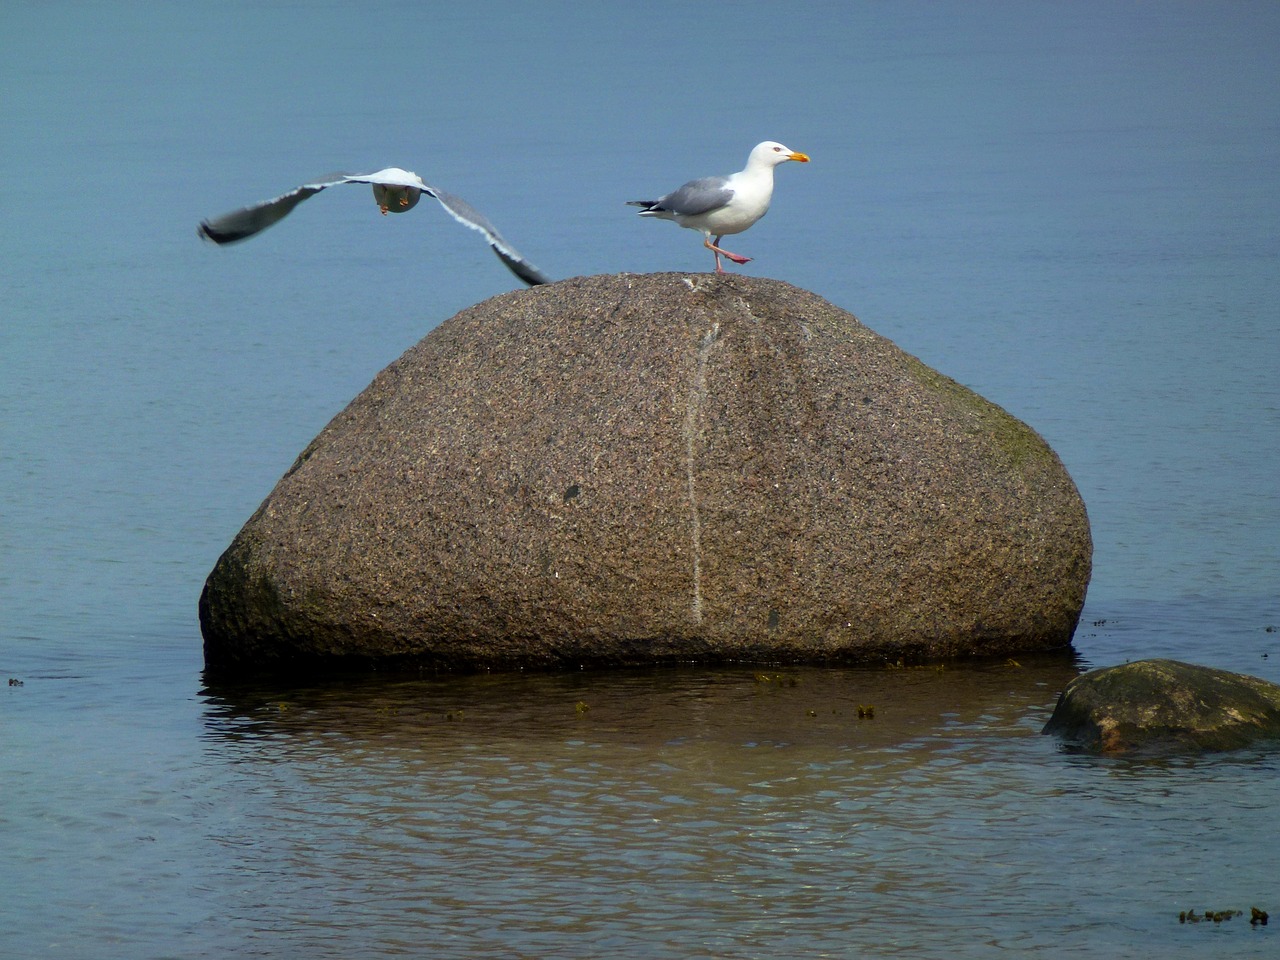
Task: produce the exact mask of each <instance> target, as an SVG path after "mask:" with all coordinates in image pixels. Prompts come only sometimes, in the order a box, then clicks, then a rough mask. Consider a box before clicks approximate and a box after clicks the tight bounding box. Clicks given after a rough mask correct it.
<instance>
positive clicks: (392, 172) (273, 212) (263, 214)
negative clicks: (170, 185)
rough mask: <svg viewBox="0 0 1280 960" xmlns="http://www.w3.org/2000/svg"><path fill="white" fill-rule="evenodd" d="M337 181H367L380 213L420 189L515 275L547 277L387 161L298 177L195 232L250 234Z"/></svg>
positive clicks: (460, 205) (530, 280)
mask: <svg viewBox="0 0 1280 960" xmlns="http://www.w3.org/2000/svg"><path fill="white" fill-rule="evenodd" d="M343 183H369V184H372V185H373V199H374V200H376V201H377V202H378V208H379V209H380V210H381V211H382V212H383V213H384V214H387V213H404V212H405V211H406V210H412V209H413V208H414V206H415V205H416V204H417V202H418V200H419V198H420V197H421V196H422V195H423V194H424V193H425V194H426V195H427V196H429V197H434V198H435V199H436V200H439V201H440V206H442V207H444V208H445V210H446V211H447V212H448V213H449V215H450V216H451V217H453V219H455V220H457V221H458V222H459V223H460V224H462V225H463V226H464V227H470V228H471V229H472V230H478V231H479V232H480V233H482V234H484V238H485V239H486V240H487V241H489V246H491V247H492V248H493V252H494V253H496V254H497V255H498V259H500V260H501V261H502V262H503V263H505V264H506V265H507V267H508V268H509V269H510V270H511V272H512V273H514V274H515V275H516V276H517V277H519V278H520V279H521V280H523V281H524V282H525V283H527V284H529V285H530V286H536V285H537V284H540V283H550V282H551V278H550V277H548V276H547V275H546V274H545V273H543V272H542V271H541V270H539V269H538V268H537V267H535V266H534V265H533V264H532V263H530V262H529V261H528V260H526V259H525V258H524V257H523V256H521V254H520V252H519V251H518V250H516V248H515V247H513V246H511V244H509V243H507V241H506V240H504V239H503V237H502V234H500V233H499V232H498V228H497V227H495V226H494V225H493V224H492V223H490V222H489V220H488V218H487V217H486V216H485V215H484V214H483V213H481V212H480V211H479V210H477V209H476V208H475V207H473V206H471V204H469V203H467V201H465V200H463V199H462V198H461V197H455V196H454V195H453V194H451V193H446V192H445V191H443V190H441V189H440V188H439V187H432V186H429V185H428V184H426V183H424V182H423V180H422V178H421V177H419V176H418V175H417V174H416V173H410V172H409V171H408V170H401V169H400V168H399V167H387V169H385V170H379V171H378V172H377V173H331V174H329V175H328V176H326V177H321V178H320V179H319V180H316V181H315V182H313V183H304V184H303V185H302V186H300V187H298V188H297V189H296V190H290V191H289V192H288V193H282V194H281V195H280V196H278V197H276V198H275V199H273V200H264V201H263V202H262V203H255V204H254V205H253V206H251V207H243V208H242V209H240V210H235V211H233V212H231V213H226V214H223V215H222V216H220V217H216V218H215V219H213V220H204V221H202V222H201V224H200V235H201V236H202V237H204V238H205V239H207V240H212V241H213V242H214V243H234V242H236V241H237V240H244V239H247V238H248V237H252V236H253V235H254V234H255V233H259V232H261V231H262V230H265V229H267V227H269V226H271V225H272V224H273V223H277V222H278V221H280V220H283V219H284V218H285V217H286V216H288V215H289V213H290V211H292V210H293V208H294V207H296V206H297V205H298V204H300V203H301V202H302V201H303V200H306V199H307V198H308V197H312V196H315V195H316V194H317V193H319V192H320V191H321V190H325V189H327V188H329V187H334V186H337V185H339V184H343Z"/></svg>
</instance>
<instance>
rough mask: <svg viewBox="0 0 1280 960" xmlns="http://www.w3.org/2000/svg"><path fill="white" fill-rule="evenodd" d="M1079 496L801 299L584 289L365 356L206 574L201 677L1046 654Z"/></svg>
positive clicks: (631, 285) (954, 402)
mask: <svg viewBox="0 0 1280 960" xmlns="http://www.w3.org/2000/svg"><path fill="white" fill-rule="evenodd" d="M1090 557H1091V541H1090V536H1089V525H1088V520H1087V517H1086V514H1085V509H1084V505H1083V503H1082V502H1081V500H1080V497H1079V495H1078V493H1077V491H1076V488H1075V486H1074V485H1073V484H1072V482H1071V479H1070V477H1068V475H1067V473H1066V471H1065V470H1064V468H1063V466H1062V464H1061V463H1060V462H1059V460H1058V458H1057V456H1056V455H1055V454H1054V453H1053V451H1052V450H1050V449H1049V447H1048V446H1047V445H1046V444H1045V443H1044V441H1043V440H1042V439H1041V438H1040V437H1039V436H1038V435H1037V434H1036V433H1035V432H1034V431H1032V430H1031V429H1030V428H1028V427H1027V426H1026V425H1024V424H1022V423H1021V422H1019V421H1018V420H1016V419H1014V418H1012V417H1011V416H1009V415H1008V414H1007V413H1005V412H1004V411H1003V410H1001V409H999V408H998V407H996V406H994V405H992V404H990V403H988V402H986V401H985V400H983V399H982V398H980V397H978V396H977V395H975V394H973V393H972V392H970V391H969V390H967V389H965V388H964V387H961V386H960V385H958V384H956V383H955V382H954V381H952V380H950V379H948V378H947V377H945V376H942V375H941V374H939V373H937V372H935V371H933V370H931V369H929V368H928V367H926V366H924V365H923V364H922V363H920V362H919V361H918V360H916V359H915V358H913V357H911V356H909V355H907V354H905V353H903V352H902V351H901V350H899V349H898V348H897V347H896V346H894V345H893V344H892V343H891V342H889V341H888V340H886V339H884V338H883V337H880V336H878V335H877V334H875V333H873V332H872V331H870V330H868V329H867V328H866V327H864V326H863V325H862V324H861V323H859V322H858V321H857V320H856V319H855V318H854V317H853V316H852V315H850V314H849V313H847V312H845V311H843V310H840V309H839V308H837V307H834V306H832V305H831V304H829V303H827V302H826V301H824V300H822V299H821V298H819V297H817V296H815V295H814V294H811V293H808V292H806V291H803V290H799V289H797V288H795V287H792V286H789V285H787V284H784V283H780V282H777V281H771V280H764V279H756V278H750V277H742V276H728V277H716V276H714V275H707V274H696V275H683V274H656V275H644V276H636V275H625V274H624V275H620V276H597V277H585V278H579V279H575V280H567V281H564V282H561V283H556V284H553V285H549V286H543V287H537V288H534V289H530V290H522V291H517V292H514V293H509V294H505V295H502V296H499V297H495V298H493V299H491V300H488V301H485V302H484V303H481V304H478V305H477V306H475V307H473V308H471V309H469V310H465V311H463V312H462V313H460V314H458V315H457V316H455V317H453V318H452V319H450V320H448V321H446V322H445V323H443V324H441V325H440V326H439V327H438V328H437V329H436V330H434V331H432V332H431V333H430V334H429V335H428V336H427V337H425V338H424V339H423V340H422V341H421V342H420V343H418V344H417V345H416V346H415V347H413V348H412V349H410V350H409V351H408V352H406V353H405V354H404V355H403V356H402V357H401V358H400V359H399V360H397V361H396V362H395V363H393V364H391V365H390V366H389V367H388V368H387V369H386V370H384V371H383V372H382V373H381V374H379V375H378V377H377V378H376V379H375V380H374V382H373V383H372V384H371V385H370V386H369V387H368V388H367V389H366V390H365V391H364V392H363V393H361V394H360V396H359V397H357V398H356V399H355V400H354V401H353V402H352V403H351V405H350V406H349V407H348V408H347V409H346V410H344V411H343V412H342V413H341V414H339V415H338V416H337V417H335V418H334V420H333V421H332V422H331V423H330V424H329V425H328V426H327V427H326V428H325V429H324V431H323V432H322V433H321V434H320V435H319V436H318V437H317V438H316V439H315V440H314V441H313V442H312V443H311V444H310V446H308V447H307V449H306V450H305V451H303V453H302V454H301V455H300V457H299V458H298V461H297V462H296V464H295V465H294V466H293V467H292V468H291V469H290V471H289V472H288V473H287V474H286V475H285V476H284V477H283V478H282V479H281V480H280V482H279V484H278V485H277V486H276V488H275V489H274V490H273V491H272V492H271V494H270V495H269V496H268V498H267V499H266V501H265V502H264V503H263V504H262V506H261V507H260V508H259V510H258V511H257V512H256V513H255V514H254V515H253V517H252V518H251V519H250V520H249V521H248V523H247V524H246V525H245V527H244V529H243V530H242V531H241V532H240V534H239V535H238V536H237V537H236V539H235V541H234V542H233V543H232V545H231V546H230V547H229V548H228V550H227V551H226V553H225V554H224V555H223V556H222V558H221V559H220V560H219V561H218V563H217V565H216V566H215V568H214V570H213V572H212V573H211V574H210V576H209V579H208V581H207V583H206V585H205V590H204V594H203V595H202V597H201V602H200V621H201V627H202V630H203V633H204V637H205V655H206V661H207V663H208V665H209V666H210V667H211V668H214V669H218V668H226V669H228V670H238V669H242V668H251V667H273V666H274V667H284V668H288V667H289V666H290V665H302V664H304V663H306V662H313V663H316V662H323V661H330V662H333V661H335V658H342V657H355V658H361V659H367V658H373V659H375V660H377V659H382V658H403V659H404V660H407V661H409V662H414V663H417V664H420V665H425V666H428V667H431V668H434V669H484V668H512V667H524V666H570V665H573V666H576V665H579V664H596V665H604V664H627V663H653V662H660V661H693V660H703V661H715V660H729V659H750V660H768V661H793V662H795V661H807V662H822V661H843V662H857V661H877V660H883V659H886V658H887V659H890V660H896V659H898V658H906V659H932V658H945V657H952V656H964V655H988V654H991V655H997V654H1001V655H1002V654H1006V653H1013V652H1017V651H1025V650H1038V649H1047V648H1053V647H1059V646H1062V645H1065V644H1067V643H1068V642H1069V641H1070V638H1071V635H1072V632H1073V630H1074V628H1075V625H1076V621H1077V619H1078V617H1079V613H1080V609H1081V606H1082V604H1083V602H1084V595H1085V589H1086V586H1087V584H1088V580H1089V571H1090Z"/></svg>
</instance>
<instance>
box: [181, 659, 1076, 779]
mask: <svg viewBox="0 0 1280 960" xmlns="http://www.w3.org/2000/svg"><path fill="white" fill-rule="evenodd" d="M1078 672H1079V667H1078V663H1077V660H1076V658H1075V656H1074V655H1073V654H1071V653H1070V652H1066V651H1063V652H1057V653H1048V654H1033V655H1030V656H1026V657H1021V658H1019V659H1018V660H1012V659H1009V658H1003V659H993V660H990V661H968V660H967V661H963V662H960V663H957V664H932V665H925V666H898V665H893V666H886V667H882V668H869V667H815V666H771V667H765V666H760V665H755V664H743V665H741V666H717V667H705V666H678V667H670V666H663V667H653V668H634V669H631V670H627V671H608V670H583V671H579V672H573V673H569V672H556V673H544V672H530V673H492V674H468V675H447V676H432V677H414V676H406V675H389V676H388V675H378V674H366V675H363V676H361V677H358V678H355V679H353V678H350V677H346V678H343V679H341V680H337V679H335V680H332V681H329V682H321V681H315V682H312V683H311V684H308V685H302V686H299V685H297V684H284V683H282V682H273V681H270V680H258V681H227V680H225V679H220V678H219V677H218V676H217V675H210V676H208V677H207V678H206V687H205V689H204V691H203V696H204V698H205V701H206V709H205V727H206V738H207V739H208V740H209V741H210V742H213V743H219V744H222V745H223V746H224V747H231V748H233V749H234V748H237V747H243V748H245V749H249V750H254V749H258V747H259V746H261V745H262V744H264V743H278V742H289V743H293V744H295V745H296V744H299V743H301V744H306V743H311V744H313V745H314V748H315V749H316V750H317V751H322V752H327V751H335V752H354V753H356V754H361V755H363V754H364V752H365V751H367V750H368V749H369V748H370V747H376V748H379V749H386V750H403V749H409V750H412V751H422V750H426V751H432V750H441V749H445V750H452V749H458V748H461V747H464V746H472V747H474V746H477V745H488V746H491V747H496V746H500V745H501V748H502V749H503V750H507V751H512V752H520V753H526V752H532V753H536V752H537V751H538V750H539V749H542V748H545V747H548V746H549V745H555V744H563V743H565V742H569V741H584V742H590V743H593V744H597V745H600V746H603V747H606V748H610V749H615V750H618V751H632V750H637V749H639V750H642V751H650V750H653V749H657V748H662V747H668V746H681V745H685V746H688V745H709V746H712V747H725V748H729V749H735V750H736V749H740V748H742V747H772V748H805V749H813V750H818V751H821V752H829V751H839V750H844V749H851V748H852V749H857V748H883V749H893V748H897V747H902V746H903V745H906V744H912V743H914V744H917V745H925V744H933V745H936V746H939V747H945V746H946V745H947V744H948V743H949V742H950V741H952V740H955V739H958V738H966V737H975V738H1000V737H1009V736H1019V737H1026V736H1034V735H1035V734H1036V733H1037V731H1038V730H1039V728H1040V725H1041V724H1042V723H1043V722H1044V717H1045V716H1047V714H1048V712H1049V710H1050V709H1051V708H1052V705H1053V703H1054V701H1055V700H1056V698H1057V696H1058V693H1059V691H1060V690H1062V689H1063V687H1064V686H1066V684H1067V683H1069V682H1070V680H1071V679H1072V678H1073V677H1075V676H1076V675H1077V674H1078Z"/></svg>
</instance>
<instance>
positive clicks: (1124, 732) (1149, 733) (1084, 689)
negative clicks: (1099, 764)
mask: <svg viewBox="0 0 1280 960" xmlns="http://www.w3.org/2000/svg"><path fill="white" fill-rule="evenodd" d="M1044 732H1045V733H1049V734H1055V735H1056V736H1059V737H1062V738H1063V739H1064V740H1067V741H1069V742H1071V743H1072V744H1074V745H1076V746H1079V747H1082V748H1084V749H1088V750H1096V751H1098V752H1101V753H1113V754H1114V753H1139V754H1148V753H1158V754H1167V753H1199V752H1204V751H1214V750H1234V749H1237V748H1239V747H1244V746H1248V745H1250V744H1253V743H1257V742H1259V741H1264V740H1277V741H1280V686H1277V685H1276V684H1274V683H1269V682H1267V681H1266V680H1261V679H1259V678H1257V677H1250V676H1247V675H1245V674H1240V673H1230V672H1228V671H1226V670H1214V669H1212V668H1211V667H1201V666H1196V665H1195V664H1190V663H1183V662H1181V661H1179V660H1138V661H1135V662H1133V663H1126V664H1123V665H1121V666H1118V667H1104V668H1102V669H1100V670H1091V671H1089V672H1088V673H1085V674H1082V675H1080V676H1079V677H1076V679H1075V680H1073V681H1071V683H1069V684H1068V685H1067V688H1066V689H1065V690H1063V692H1062V696H1061V697H1059V698H1058V705H1057V707H1055V708H1054V711H1053V716H1052V717H1050V718H1049V722H1048V723H1047V724H1045V728H1044Z"/></svg>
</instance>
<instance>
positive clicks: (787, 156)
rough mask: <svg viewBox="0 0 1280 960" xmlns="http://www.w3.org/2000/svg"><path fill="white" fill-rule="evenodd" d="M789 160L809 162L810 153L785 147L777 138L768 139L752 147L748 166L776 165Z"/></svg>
mask: <svg viewBox="0 0 1280 960" xmlns="http://www.w3.org/2000/svg"><path fill="white" fill-rule="evenodd" d="M788 160H798V161H800V162H801V163H808V162H809V155H808V154H805V153H799V152H797V151H795V150H792V149H791V148H790V147H784V146H783V145H782V144H780V143H778V142H777V141H776V140H766V141H765V142H764V143H757V144H756V145H755V147H754V148H753V149H752V151H751V154H750V156H748V157H747V166H748V167H764V166H769V167H776V166H777V165H778V164H780V163H786V162H787V161H788Z"/></svg>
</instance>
